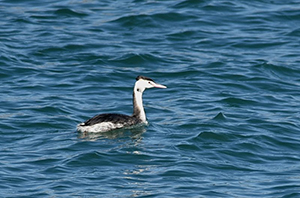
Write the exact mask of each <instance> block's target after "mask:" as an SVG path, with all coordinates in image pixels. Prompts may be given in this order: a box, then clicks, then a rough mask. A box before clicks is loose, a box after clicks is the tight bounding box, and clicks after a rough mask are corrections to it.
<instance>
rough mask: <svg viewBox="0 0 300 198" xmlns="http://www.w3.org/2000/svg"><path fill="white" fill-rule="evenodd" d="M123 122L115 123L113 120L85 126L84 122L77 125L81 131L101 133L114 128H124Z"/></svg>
mask: <svg viewBox="0 0 300 198" xmlns="http://www.w3.org/2000/svg"><path fill="white" fill-rule="evenodd" d="M123 126H124V125H123V124H113V123H112V122H101V123H99V124H94V125H91V126H85V125H84V123H81V124H79V125H77V130H78V131H80V132H89V133H101V132H107V131H110V130H114V129H119V128H122V127H123Z"/></svg>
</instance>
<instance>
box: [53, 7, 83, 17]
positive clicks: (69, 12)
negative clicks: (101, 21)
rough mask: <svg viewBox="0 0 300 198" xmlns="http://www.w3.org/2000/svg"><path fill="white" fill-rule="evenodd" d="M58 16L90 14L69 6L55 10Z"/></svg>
mask: <svg viewBox="0 0 300 198" xmlns="http://www.w3.org/2000/svg"><path fill="white" fill-rule="evenodd" d="M54 14H55V15H57V16H65V17H85V16H88V15H87V14H86V13H82V12H79V11H75V10H73V9H69V8H60V9H57V10H56V11H55V12H54Z"/></svg>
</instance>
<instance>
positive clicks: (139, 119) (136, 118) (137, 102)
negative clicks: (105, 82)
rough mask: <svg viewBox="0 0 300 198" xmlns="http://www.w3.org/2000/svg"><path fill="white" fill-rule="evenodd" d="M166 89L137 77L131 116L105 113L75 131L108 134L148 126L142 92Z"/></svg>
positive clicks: (79, 125)
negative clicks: (121, 129)
mask: <svg viewBox="0 0 300 198" xmlns="http://www.w3.org/2000/svg"><path fill="white" fill-rule="evenodd" d="M154 87H155V88H162V89H164V88H167V87H166V86H165V85H161V84H158V83H156V82H154V80H152V79H151V78H148V77H145V76H141V75H139V76H137V77H136V82H135V85H134V88H133V114H132V115H124V114H117V113H105V114H99V115H96V116H94V117H92V118H90V119H88V120H86V121H85V122H82V123H80V124H78V125H77V131H79V132H83V133H84V132H88V133H101V132H108V131H111V130H115V129H120V128H126V127H132V126H134V125H138V124H148V122H147V119H146V114H145V110H144V107H143V92H144V91H145V90H146V89H149V88H154Z"/></svg>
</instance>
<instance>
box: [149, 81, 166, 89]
mask: <svg viewBox="0 0 300 198" xmlns="http://www.w3.org/2000/svg"><path fill="white" fill-rule="evenodd" d="M151 85H153V87H156V88H161V89H165V88H167V87H166V86H164V85H161V84H158V83H155V82H151Z"/></svg>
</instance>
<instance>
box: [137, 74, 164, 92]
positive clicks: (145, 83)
mask: <svg viewBox="0 0 300 198" xmlns="http://www.w3.org/2000/svg"><path fill="white" fill-rule="evenodd" d="M153 87H156V88H167V87H166V86H164V85H161V84H158V83H156V82H154V80H152V79H151V78H148V77H145V76H138V77H136V82H135V86H134V91H138V92H141V93H143V92H144V91H145V89H147V88H153Z"/></svg>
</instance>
